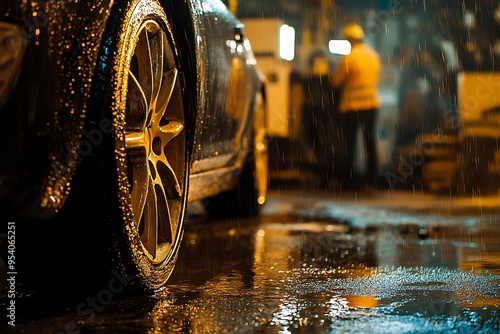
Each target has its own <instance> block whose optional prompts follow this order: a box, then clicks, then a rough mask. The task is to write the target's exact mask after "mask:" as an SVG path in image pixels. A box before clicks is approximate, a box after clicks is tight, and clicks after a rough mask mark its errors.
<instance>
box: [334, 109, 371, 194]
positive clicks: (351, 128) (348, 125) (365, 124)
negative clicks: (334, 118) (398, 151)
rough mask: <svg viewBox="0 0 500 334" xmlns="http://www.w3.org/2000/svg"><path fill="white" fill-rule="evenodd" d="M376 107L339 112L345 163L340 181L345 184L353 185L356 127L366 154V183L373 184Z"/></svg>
mask: <svg viewBox="0 0 500 334" xmlns="http://www.w3.org/2000/svg"><path fill="white" fill-rule="evenodd" d="M376 119H377V109H368V110H359V111H348V112H341V113H340V126H341V129H342V133H343V136H344V142H345V149H346V151H345V165H344V171H343V173H342V174H343V177H342V182H343V183H344V184H345V185H346V186H354V185H355V181H356V180H355V179H354V153H355V151H356V135H357V134H358V129H360V130H361V131H362V134H363V145H364V148H365V152H366V155H367V159H366V161H367V164H368V166H366V173H367V175H366V176H367V184H368V185H371V186H375V185H376V182H377V174H378V162H377V151H376V147H375V121H376Z"/></svg>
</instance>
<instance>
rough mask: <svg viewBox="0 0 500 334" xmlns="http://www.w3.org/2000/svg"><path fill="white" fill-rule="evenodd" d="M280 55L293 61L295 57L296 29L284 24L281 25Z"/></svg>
mask: <svg viewBox="0 0 500 334" xmlns="http://www.w3.org/2000/svg"><path fill="white" fill-rule="evenodd" d="M279 43H280V57H281V59H284V60H288V61H292V60H293V58H295V29H294V28H293V27H290V26H289V25H286V24H283V25H282V26H281V27H280V40H279Z"/></svg>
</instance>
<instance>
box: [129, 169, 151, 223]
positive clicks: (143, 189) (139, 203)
mask: <svg viewBox="0 0 500 334" xmlns="http://www.w3.org/2000/svg"><path fill="white" fill-rule="evenodd" d="M132 171H133V180H134V181H133V185H132V194H131V197H132V212H133V213H134V220H135V222H136V225H137V226H139V225H140V222H141V220H142V217H143V215H144V209H145V205H146V201H147V196H148V194H149V192H150V182H149V181H148V180H149V172H148V170H147V167H146V168H133V170H132Z"/></svg>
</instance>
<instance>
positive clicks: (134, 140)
mask: <svg viewBox="0 0 500 334" xmlns="http://www.w3.org/2000/svg"><path fill="white" fill-rule="evenodd" d="M147 145H149V143H148V139H147V137H146V135H145V133H144V132H127V133H125V147H126V148H127V149H138V148H144V150H146V152H147V151H148V147H147Z"/></svg>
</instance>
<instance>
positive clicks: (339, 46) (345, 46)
mask: <svg viewBox="0 0 500 334" xmlns="http://www.w3.org/2000/svg"><path fill="white" fill-rule="evenodd" d="M328 50H329V51H330V53H332V54H334V55H342V56H347V55H348V54H349V53H351V43H350V42H349V41H347V40H345V39H332V40H331V41H330V42H328Z"/></svg>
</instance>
